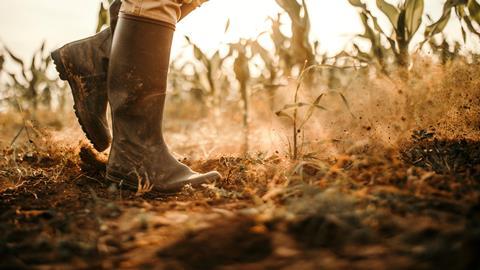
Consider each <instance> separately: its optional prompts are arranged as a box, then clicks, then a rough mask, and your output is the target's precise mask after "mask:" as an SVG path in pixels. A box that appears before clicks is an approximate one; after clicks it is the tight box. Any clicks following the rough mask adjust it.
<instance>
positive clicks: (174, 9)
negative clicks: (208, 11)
mask: <svg viewBox="0 0 480 270" xmlns="http://www.w3.org/2000/svg"><path fill="white" fill-rule="evenodd" d="M206 1H208V0H123V3H122V8H121V9H120V12H121V13H124V14H128V15H133V16H138V17H144V18H148V19H152V20H155V21H162V22H166V23H169V24H172V25H176V24H177V22H178V20H179V19H180V18H181V16H182V6H183V5H194V6H195V7H198V6H200V5H201V4H202V3H204V2H206Z"/></svg>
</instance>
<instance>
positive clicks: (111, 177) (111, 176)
mask: <svg viewBox="0 0 480 270" xmlns="http://www.w3.org/2000/svg"><path fill="white" fill-rule="evenodd" d="M208 174H212V173H207V174H204V175H208ZM214 174H215V173H213V174H212V176H210V177H205V178H204V180H203V181H198V182H196V183H195V182H194V183H185V184H184V185H181V186H180V185H179V186H176V187H173V188H159V187H156V186H153V188H152V191H155V192H158V193H161V194H164V195H174V194H177V193H178V192H180V191H181V190H182V189H183V187H185V186H186V185H188V184H192V187H199V186H201V185H202V184H207V183H210V182H212V181H216V180H220V179H221V176H220V175H218V177H213V175H214ZM105 178H106V179H107V180H108V181H110V182H112V183H114V184H117V185H118V186H119V187H120V188H123V187H124V188H126V189H128V190H132V191H137V190H138V186H137V185H136V184H135V185H134V184H131V183H129V182H128V181H126V180H125V179H124V178H122V177H118V176H116V175H115V174H114V173H111V172H110V173H107V175H106V177H105Z"/></svg>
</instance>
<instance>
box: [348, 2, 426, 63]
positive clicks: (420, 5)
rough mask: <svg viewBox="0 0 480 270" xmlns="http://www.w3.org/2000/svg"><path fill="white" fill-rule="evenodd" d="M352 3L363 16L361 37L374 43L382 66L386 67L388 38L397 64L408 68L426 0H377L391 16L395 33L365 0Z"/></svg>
mask: <svg viewBox="0 0 480 270" xmlns="http://www.w3.org/2000/svg"><path fill="white" fill-rule="evenodd" d="M349 2H350V4H351V5H353V6H355V7H357V8H359V10H360V18H361V20H362V23H363V26H364V27H365V33H364V34H363V35H360V37H361V38H364V39H367V40H369V41H370V42H371V43H372V55H373V56H375V57H376V58H377V59H378V60H379V63H380V65H381V66H382V68H385V61H384V56H385V53H384V52H385V49H387V48H386V46H384V44H383V43H382V39H384V40H386V41H387V43H388V45H389V48H388V49H389V50H390V51H391V53H392V54H393V56H394V59H395V63H396V64H397V65H398V66H400V67H407V66H408V65H409V63H410V54H409V47H410V44H411V42H412V40H413V38H414V36H415V34H416V33H417V32H418V29H419V28H420V25H421V24H422V22H423V11H424V7H425V3H424V1H423V0H406V1H405V2H404V3H402V4H400V5H398V6H394V5H391V4H389V3H387V2H386V1H384V0H376V5H377V7H378V9H379V10H380V11H381V12H382V13H383V14H385V16H387V18H388V21H389V23H390V26H391V28H392V31H391V33H388V32H387V30H386V29H384V28H382V27H381V26H380V25H379V23H378V18H377V17H375V16H374V15H373V14H372V13H371V11H370V10H369V9H368V8H367V5H366V4H364V3H363V2H362V1H361V0H349ZM357 48H358V47H357Z"/></svg>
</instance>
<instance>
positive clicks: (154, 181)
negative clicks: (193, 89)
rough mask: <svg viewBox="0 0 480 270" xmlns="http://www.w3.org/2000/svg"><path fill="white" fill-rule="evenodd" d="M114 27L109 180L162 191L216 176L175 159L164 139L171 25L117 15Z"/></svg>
mask: <svg viewBox="0 0 480 270" xmlns="http://www.w3.org/2000/svg"><path fill="white" fill-rule="evenodd" d="M116 31H117V32H116V33H115V37H114V40H113V46H112V53H111V57H110V68H109V90H108V96H109V102H110V107H111V109H112V118H113V142H112V148H111V150H110V156H109V161H108V166H107V179H108V180H110V181H113V182H115V183H118V184H120V185H122V186H124V187H129V188H138V186H139V184H142V186H145V184H147V186H150V187H153V189H154V190H156V191H159V192H163V193H173V192H176V191H179V190H180V189H182V187H184V186H185V185H187V184H190V185H192V186H194V187H195V186H198V185H200V184H203V183H206V182H210V181H215V180H219V179H220V178H221V176H220V174H219V173H218V172H209V173H206V174H199V173H196V172H194V171H192V170H191V169H190V168H189V167H187V166H185V165H184V164H182V163H180V162H178V161H177V160H176V159H175V158H174V157H173V156H172V154H171V153H170V152H169V150H168V148H167V146H166V144H165V141H164V138H163V132H162V122H163V110H164V106H165V96H166V85H167V73H168V67H169V59H170V48H171V44H172V37H173V33H174V26H173V25H170V24H168V23H163V22H158V21H150V20H148V19H145V18H140V17H135V16H131V15H121V17H120V19H119V22H118V25H117V30H116Z"/></svg>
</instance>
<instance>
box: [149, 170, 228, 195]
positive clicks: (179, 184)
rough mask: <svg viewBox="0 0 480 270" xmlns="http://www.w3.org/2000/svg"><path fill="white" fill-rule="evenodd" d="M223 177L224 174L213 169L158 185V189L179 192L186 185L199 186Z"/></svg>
mask: <svg viewBox="0 0 480 270" xmlns="http://www.w3.org/2000/svg"><path fill="white" fill-rule="evenodd" d="M220 179H222V175H221V174H220V173H219V172H217V171H212V172H208V173H203V174H202V173H194V174H191V175H189V176H186V177H184V178H182V179H178V180H174V181H171V182H170V183H168V184H165V185H158V186H156V189H157V190H158V191H160V192H178V191H180V190H181V189H182V188H184V187H185V186H186V185H191V186H192V187H199V186H201V185H202V184H206V183H211V182H215V181H218V180H220Z"/></svg>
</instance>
